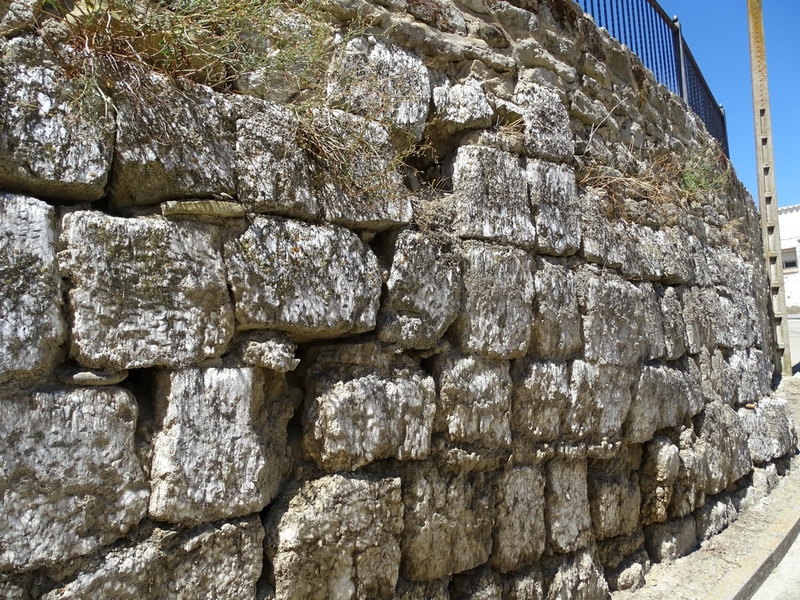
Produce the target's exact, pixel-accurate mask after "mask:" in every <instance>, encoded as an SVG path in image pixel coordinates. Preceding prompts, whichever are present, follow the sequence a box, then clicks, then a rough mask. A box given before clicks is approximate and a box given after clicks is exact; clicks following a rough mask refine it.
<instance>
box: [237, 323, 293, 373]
mask: <svg viewBox="0 0 800 600" xmlns="http://www.w3.org/2000/svg"><path fill="white" fill-rule="evenodd" d="M296 351H297V344H293V343H292V342H290V341H289V339H288V336H287V335H286V334H283V333H277V332H271V331H265V332H263V333H261V334H258V333H256V334H250V335H249V336H248V339H246V340H245V341H244V343H243V344H242V347H241V358H242V362H243V363H244V364H246V365H251V366H254V367H264V368H265V369H271V370H273V371H278V372H279V373H286V372H287V371H294V370H295V369H296V368H297V365H299V364H300V359H299V358H295V357H294V353H295V352H296Z"/></svg>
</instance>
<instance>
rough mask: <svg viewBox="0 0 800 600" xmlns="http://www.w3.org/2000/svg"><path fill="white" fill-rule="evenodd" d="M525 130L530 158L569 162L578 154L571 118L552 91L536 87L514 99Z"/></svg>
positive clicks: (528, 87) (530, 87)
mask: <svg viewBox="0 0 800 600" xmlns="http://www.w3.org/2000/svg"><path fill="white" fill-rule="evenodd" d="M514 101H515V103H516V104H517V105H518V107H519V108H518V109H517V110H519V112H520V113H521V114H522V122H523V124H524V126H525V132H524V140H525V149H526V151H527V152H528V154H530V155H531V156H539V157H542V158H545V159H548V160H557V161H561V160H567V159H569V158H571V157H572V154H573V153H574V151H575V142H574V141H573V139H572V130H571V129H570V122H569V115H568V114H567V109H566V107H565V106H564V104H563V103H562V102H561V99H560V98H559V96H558V94H557V93H556V92H555V90H553V89H552V88H549V87H545V86H542V85H539V84H536V83H531V84H530V85H527V86H526V88H525V89H524V90H522V89H520V90H519V91H518V92H517V93H516V94H515V96H514Z"/></svg>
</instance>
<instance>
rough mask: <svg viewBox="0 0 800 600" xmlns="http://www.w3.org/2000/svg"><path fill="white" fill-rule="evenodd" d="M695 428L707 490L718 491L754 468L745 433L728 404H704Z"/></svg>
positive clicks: (707, 491)
mask: <svg viewBox="0 0 800 600" xmlns="http://www.w3.org/2000/svg"><path fill="white" fill-rule="evenodd" d="M695 429H696V431H697V435H698V437H699V438H700V443H701V444H703V446H705V450H706V460H707V462H708V479H707V481H706V489H705V492H706V494H718V493H720V492H721V491H723V490H724V489H725V488H726V487H727V486H728V484H730V483H733V482H734V481H736V480H738V479H740V478H741V477H743V476H745V475H747V474H748V473H749V472H750V470H751V469H752V468H753V461H752V458H751V456H750V448H749V445H748V437H747V433H746V432H745V430H744V428H743V427H742V423H741V421H740V420H739V417H738V415H737V414H736V413H735V412H734V410H733V409H732V408H731V407H730V406H725V405H722V404H716V403H712V404H707V405H706V408H705V410H704V411H703V412H702V413H700V415H699V417H698V418H697V422H696V424H695Z"/></svg>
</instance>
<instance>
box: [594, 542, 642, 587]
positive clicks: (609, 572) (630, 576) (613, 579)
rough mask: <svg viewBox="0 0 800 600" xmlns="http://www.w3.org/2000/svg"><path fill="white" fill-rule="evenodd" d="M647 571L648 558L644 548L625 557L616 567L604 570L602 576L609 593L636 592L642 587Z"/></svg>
mask: <svg viewBox="0 0 800 600" xmlns="http://www.w3.org/2000/svg"><path fill="white" fill-rule="evenodd" d="M649 570H650V557H649V556H648V555H647V552H646V551H645V550H644V548H641V549H639V550H638V551H636V552H634V553H633V554H631V555H629V556H626V557H625V559H624V560H623V561H622V562H621V563H620V564H619V565H617V566H616V567H614V568H611V569H609V568H606V569H604V576H605V578H606V581H607V582H608V589H609V590H611V591H615V590H638V589H639V588H641V587H644V584H645V575H647V572H648V571H649Z"/></svg>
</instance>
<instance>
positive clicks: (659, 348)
mask: <svg viewBox="0 0 800 600" xmlns="http://www.w3.org/2000/svg"><path fill="white" fill-rule="evenodd" d="M636 287H637V289H638V290H639V292H640V293H641V297H642V310H643V312H644V320H643V325H644V329H643V331H642V333H643V345H644V348H643V349H642V352H643V356H644V357H646V358H649V359H650V360H655V359H658V358H661V357H663V356H664V353H665V351H666V348H665V342H664V325H663V323H662V320H661V302H660V301H659V298H658V295H657V294H656V291H655V290H654V289H653V286H652V285H651V284H650V283H647V282H640V283H637V284H636Z"/></svg>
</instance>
